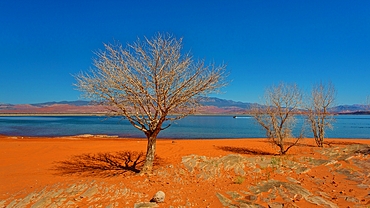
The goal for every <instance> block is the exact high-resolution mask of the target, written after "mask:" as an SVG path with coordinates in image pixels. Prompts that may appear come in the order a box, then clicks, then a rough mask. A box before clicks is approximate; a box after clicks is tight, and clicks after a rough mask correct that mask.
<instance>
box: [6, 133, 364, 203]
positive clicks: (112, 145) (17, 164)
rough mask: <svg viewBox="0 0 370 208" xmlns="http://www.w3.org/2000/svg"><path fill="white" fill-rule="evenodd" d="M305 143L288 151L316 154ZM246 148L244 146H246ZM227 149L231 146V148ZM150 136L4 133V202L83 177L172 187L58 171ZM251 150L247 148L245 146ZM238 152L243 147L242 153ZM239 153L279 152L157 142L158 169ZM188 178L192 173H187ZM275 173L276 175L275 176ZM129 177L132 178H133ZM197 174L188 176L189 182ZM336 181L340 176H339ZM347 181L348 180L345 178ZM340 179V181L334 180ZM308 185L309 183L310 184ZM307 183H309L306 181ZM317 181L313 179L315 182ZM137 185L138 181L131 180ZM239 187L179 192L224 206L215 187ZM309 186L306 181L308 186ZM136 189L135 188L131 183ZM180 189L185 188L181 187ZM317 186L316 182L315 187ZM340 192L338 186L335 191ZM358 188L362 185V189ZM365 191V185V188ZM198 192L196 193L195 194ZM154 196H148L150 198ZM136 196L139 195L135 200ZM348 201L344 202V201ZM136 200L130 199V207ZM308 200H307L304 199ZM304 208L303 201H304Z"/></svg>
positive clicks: (137, 145)
mask: <svg viewBox="0 0 370 208" xmlns="http://www.w3.org/2000/svg"><path fill="white" fill-rule="evenodd" d="M326 142H329V143H333V145H334V146H343V145H345V144H350V143H365V144H370V140H355V139H347V140H344V139H327V140H326ZM301 143H302V144H304V145H298V146H296V147H293V148H292V149H291V150H290V151H289V152H288V155H293V156H304V155H307V156H311V157H315V155H317V153H316V152H315V150H317V149H318V147H316V146H315V143H314V140H313V139H304V140H302V142H301ZM220 147H224V148H220ZM243 148H244V149H243ZM227 149H229V150H232V151H233V152H231V151H227ZM145 150H146V139H119V138H92V137H88V138H82V137H63V138H23V137H6V136H0V184H1V185H0V201H1V200H4V199H7V198H9V197H11V196H12V197H14V196H17V197H24V196H26V195H27V194H29V193H31V192H33V191H39V190H42V189H43V188H44V187H46V186H49V187H50V186H51V185H53V184H56V183H63V184H64V183H65V184H68V183H73V182H75V181H81V180H92V179H93V180H97V181H104V182H105V183H108V184H116V183H119V182H124V183H125V184H127V186H130V184H133V183H132V181H133V180H138V181H145V179H146V178H149V181H151V182H152V183H151V186H150V188H149V189H148V190H142V191H144V192H145V191H146V192H147V194H148V195H149V196H153V194H154V193H155V192H156V191H158V190H160V189H161V190H163V191H165V192H169V191H170V190H171V189H174V188H176V189H178V187H172V186H171V185H172V183H171V182H172V179H171V178H168V179H166V180H167V181H157V180H159V179H158V178H156V177H155V176H139V175H135V174H134V173H132V174H131V176H130V177H128V178H126V177H124V176H115V177H105V178H104V177H99V176H78V175H69V176H67V175H63V174H56V173H55V166H56V163H57V162H60V161H66V160H69V159H71V157H72V156H74V155H81V154H85V153H101V152H117V151H145ZM246 150H248V151H246ZM238 151H239V152H238ZM235 153H239V154H241V155H243V156H248V155H249V156H251V155H253V156H256V155H258V154H261V155H263V153H271V154H275V153H277V149H274V148H273V147H272V146H271V144H269V143H267V142H266V139H217V140H158V141H157V156H158V157H160V158H161V160H160V162H159V164H157V165H156V166H155V169H158V168H160V167H165V166H168V165H171V164H172V165H174V166H176V167H178V166H180V167H181V159H182V157H183V156H187V155H191V154H195V155H204V156H207V157H220V156H225V155H229V154H235ZM327 171H328V170H324V169H322V170H320V169H315V170H313V171H312V173H311V174H315V175H316V176H317V177H322V176H324V177H325V175H326V174H327ZM184 177H188V176H186V175H184ZM272 177H273V176H272ZM126 180H130V181H131V183H129V182H127V183H126ZM191 180H193V181H194V180H195V179H189V181H191ZM336 180H341V178H337V179H336ZM343 180H344V179H343ZM255 183H256V182H255V181H253V179H251V178H249V177H246V180H245V181H244V182H243V187H244V188H245V187H246V185H247V184H255ZM336 183H337V184H341V183H342V182H341V181H336ZM306 185H307V184H306ZM308 185H309V184H308ZM311 185H312V186H314V185H315V184H313V183H312V184H311ZM131 186H134V185H131ZM237 186H240V185H238V184H234V183H233V181H232V180H230V179H228V178H223V179H218V180H217V184H214V183H213V182H207V181H201V179H197V180H195V182H194V183H189V184H186V186H184V187H182V188H183V190H182V191H181V193H180V195H179V196H178V197H186V198H187V200H188V201H190V202H194V203H197V204H199V206H200V207H202V206H203V205H202V203H204V202H205V201H207V202H208V206H210V207H222V205H221V203H220V202H219V200H218V199H217V197H216V196H215V194H216V192H222V191H224V192H225V191H227V190H230V189H233V188H235V187H236V188H237ZM305 187H306V188H307V186H305ZM131 188H133V189H135V187H131ZM182 188H181V189H182ZM327 188H328V190H326V192H333V190H330V189H331V187H330V186H328V187H327ZM312 189H315V187H312ZM337 191H338V190H337ZM356 191H357V190H355V192H356ZM359 191H360V190H359ZM361 191H364V190H361ZM192 193H196V194H192ZM149 200H150V198H149V199H148V201H149ZM133 201H135V199H133ZM340 204H341V207H342V205H343V206H345V205H347V204H345V203H344V202H341V203H340ZM132 205H133V204H130V206H131V207H132ZM163 205H164V207H169V206H170V205H175V206H178V204H177V205H176V203H175V202H174V201H172V202H171V201H166V202H165V203H164V204H163ZM306 205H307V204H306ZM301 206H302V207H304V206H305V204H303V205H301Z"/></svg>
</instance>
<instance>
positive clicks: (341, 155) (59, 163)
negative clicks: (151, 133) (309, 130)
mask: <svg viewBox="0 0 370 208" xmlns="http://www.w3.org/2000/svg"><path fill="white" fill-rule="evenodd" d="M369 145H370V140H358V139H346V140H344V139H327V140H326V145H325V147H324V148H319V147H316V145H315V142H314V140H313V139H304V140H302V141H301V143H300V144H299V145H297V146H295V147H293V148H292V149H291V150H290V151H289V152H288V154H287V155H285V156H278V155H276V153H277V149H274V148H273V146H271V144H270V143H268V142H267V140H266V139H217V140H165V139H160V140H158V141H157V156H156V161H157V162H156V164H155V167H154V171H153V174H151V175H138V174H137V172H138V170H139V169H140V165H141V164H142V160H143V159H144V158H143V157H144V156H143V155H141V154H140V153H141V152H145V150H146V140H145V139H124V138H110V137H104V136H99V137H97V136H89V137H79V136H74V137H58V138H28V137H7V136H0V207H134V206H136V207H145V206H147V207H148V206H149V207H269V206H270V207H283V206H284V207H289V206H290V207H369V206H370V181H369V176H370V157H369V153H370V146H369ZM157 191H163V192H164V193H165V194H166V197H165V201H164V202H163V203H158V204H155V203H148V202H149V201H150V200H151V198H152V197H153V195H154V194H155V193H156V192H157Z"/></svg>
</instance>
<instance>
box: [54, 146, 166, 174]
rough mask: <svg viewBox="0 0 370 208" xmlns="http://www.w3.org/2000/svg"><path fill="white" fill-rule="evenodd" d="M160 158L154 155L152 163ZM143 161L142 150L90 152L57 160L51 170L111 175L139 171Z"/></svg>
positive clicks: (65, 172)
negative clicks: (154, 159)
mask: <svg viewBox="0 0 370 208" xmlns="http://www.w3.org/2000/svg"><path fill="white" fill-rule="evenodd" d="M160 160H161V159H160V158H158V157H157V156H156V162H155V163H154V165H158V163H159V161H160ZM144 162H145V154H144V153H143V152H128V151H124V152H114V153H95V154H92V153H90V154H81V155H75V156H73V157H72V158H71V159H70V160H65V161H58V162H56V165H55V167H54V168H53V170H54V171H56V174H57V175H80V176H98V177H112V176H117V175H128V174H136V173H139V172H140V169H141V167H142V166H143V165H144Z"/></svg>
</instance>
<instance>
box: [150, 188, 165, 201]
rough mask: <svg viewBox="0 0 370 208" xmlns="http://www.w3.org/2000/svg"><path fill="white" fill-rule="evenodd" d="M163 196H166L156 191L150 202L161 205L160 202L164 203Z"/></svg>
mask: <svg viewBox="0 0 370 208" xmlns="http://www.w3.org/2000/svg"><path fill="white" fill-rule="evenodd" d="M165 196H166V194H165V193H164V192H163V191H158V192H157V193H155V195H154V196H153V198H152V200H150V201H152V202H157V203H161V202H164V198H165Z"/></svg>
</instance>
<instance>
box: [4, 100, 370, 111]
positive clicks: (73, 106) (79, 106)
mask: <svg viewBox="0 0 370 208" xmlns="http://www.w3.org/2000/svg"><path fill="white" fill-rule="evenodd" d="M200 103H201V104H202V106H201V107H199V108H198V109H197V114H245V113H246V112H247V111H248V110H250V109H251V107H252V106H255V105H259V104H256V103H247V102H237V101H233V100H225V99H220V98H216V97H209V98H206V97H201V98H200ZM105 110H106V109H105V108H104V106H95V105H92V104H91V103H90V102H89V101H81V100H78V101H61V102H45V103H36V104H23V105H13V104H0V114H102V113H105ZM330 111H331V112H333V113H338V114H370V109H369V108H368V106H366V105H358V104H354V105H339V106H335V107H333V108H331V109H330Z"/></svg>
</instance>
